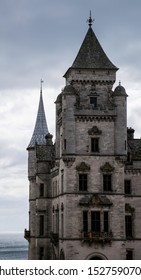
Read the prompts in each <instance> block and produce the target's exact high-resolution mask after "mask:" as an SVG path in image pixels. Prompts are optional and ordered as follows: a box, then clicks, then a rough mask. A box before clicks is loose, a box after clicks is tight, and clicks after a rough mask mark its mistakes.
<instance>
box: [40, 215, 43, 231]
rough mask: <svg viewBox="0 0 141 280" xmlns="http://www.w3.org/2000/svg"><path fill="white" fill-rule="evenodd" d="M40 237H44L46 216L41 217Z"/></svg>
mask: <svg viewBox="0 0 141 280" xmlns="http://www.w3.org/2000/svg"><path fill="white" fill-rule="evenodd" d="M40 235H44V216H43V215H40Z"/></svg>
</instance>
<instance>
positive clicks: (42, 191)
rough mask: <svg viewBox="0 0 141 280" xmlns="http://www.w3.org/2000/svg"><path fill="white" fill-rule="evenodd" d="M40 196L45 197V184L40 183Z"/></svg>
mask: <svg viewBox="0 0 141 280" xmlns="http://www.w3.org/2000/svg"><path fill="white" fill-rule="evenodd" d="M39 191H40V197H43V196H44V184H42V183H41V184H40V190H39Z"/></svg>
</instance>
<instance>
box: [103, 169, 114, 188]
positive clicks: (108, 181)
mask: <svg viewBox="0 0 141 280" xmlns="http://www.w3.org/2000/svg"><path fill="white" fill-rule="evenodd" d="M103 192H112V174H111V173H103Z"/></svg>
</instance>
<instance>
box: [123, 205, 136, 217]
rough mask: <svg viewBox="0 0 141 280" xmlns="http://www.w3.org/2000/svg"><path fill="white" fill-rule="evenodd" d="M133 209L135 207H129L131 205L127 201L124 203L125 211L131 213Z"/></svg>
mask: <svg viewBox="0 0 141 280" xmlns="http://www.w3.org/2000/svg"><path fill="white" fill-rule="evenodd" d="M134 211H135V209H134V208H133V207H131V205H130V204H129V203H126V204H125V212H128V213H131V214H132V213H133V212H134Z"/></svg>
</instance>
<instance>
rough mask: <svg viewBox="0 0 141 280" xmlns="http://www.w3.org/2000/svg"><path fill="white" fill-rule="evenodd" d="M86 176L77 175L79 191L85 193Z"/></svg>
mask: <svg viewBox="0 0 141 280" xmlns="http://www.w3.org/2000/svg"><path fill="white" fill-rule="evenodd" d="M87 185H88V176H87V174H79V191H87Z"/></svg>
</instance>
